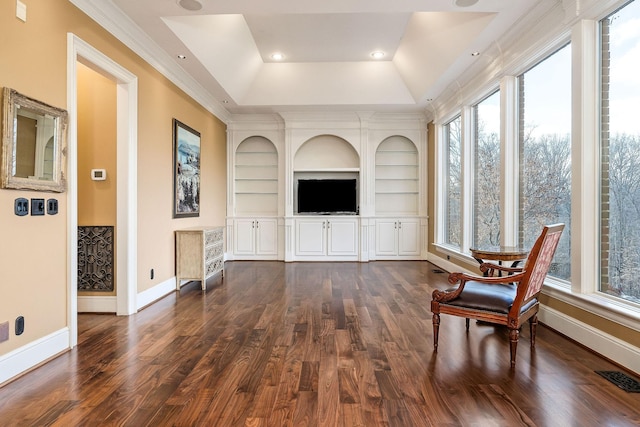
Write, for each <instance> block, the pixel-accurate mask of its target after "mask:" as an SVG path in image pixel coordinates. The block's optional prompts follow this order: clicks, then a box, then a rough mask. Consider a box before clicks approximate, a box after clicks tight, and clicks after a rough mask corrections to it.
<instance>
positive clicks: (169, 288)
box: [136, 276, 176, 311]
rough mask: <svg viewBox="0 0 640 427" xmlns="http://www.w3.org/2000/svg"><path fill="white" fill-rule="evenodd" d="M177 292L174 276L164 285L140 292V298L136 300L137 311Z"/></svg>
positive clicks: (159, 284)
mask: <svg viewBox="0 0 640 427" xmlns="http://www.w3.org/2000/svg"><path fill="white" fill-rule="evenodd" d="M175 290H176V278H175V276H174V277H171V278H170V279H167V280H165V281H164V282H162V283H158V284H157V285H155V286H154V287H152V288H149V289H147V290H144V291H142V292H140V293H139V294H138V298H137V299H136V302H137V310H138V311H139V310H140V309H141V308H144V307H146V306H148V305H149V304H152V303H154V302H156V301H157V300H159V299H160V298H162V297H164V296H166V295H168V294H170V293H171V292H175Z"/></svg>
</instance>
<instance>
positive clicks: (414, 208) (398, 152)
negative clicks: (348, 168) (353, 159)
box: [375, 136, 419, 215]
mask: <svg viewBox="0 0 640 427" xmlns="http://www.w3.org/2000/svg"><path fill="white" fill-rule="evenodd" d="M418 160H419V159H418V149H417V148H416V146H415V144H414V143H413V142H412V141H411V140H409V139H408V138H406V137H404V136H390V137H388V138H386V139H385V140H384V141H382V142H381V143H380V145H378V148H377V150H376V170H375V195H376V200H375V204H376V205H375V206H376V215H417V214H418V199H419V161H418Z"/></svg>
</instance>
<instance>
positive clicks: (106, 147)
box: [77, 63, 118, 296]
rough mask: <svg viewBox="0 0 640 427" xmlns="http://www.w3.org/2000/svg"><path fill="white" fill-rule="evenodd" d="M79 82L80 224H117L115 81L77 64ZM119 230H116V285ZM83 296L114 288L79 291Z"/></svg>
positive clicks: (110, 294) (103, 294) (104, 294)
mask: <svg viewBox="0 0 640 427" xmlns="http://www.w3.org/2000/svg"><path fill="white" fill-rule="evenodd" d="M77 67H78V68H77V74H78V77H77V86H78V100H77V102H78V122H77V123H78V225H79V226H113V227H114V233H115V226H116V201H117V199H116V196H117V193H116V182H117V181H116V178H117V173H116V172H117V171H116V142H117V140H116V130H117V128H116V125H117V123H116V111H117V110H116V108H117V107H116V89H117V86H116V82H114V81H112V80H110V79H108V78H106V77H104V76H103V75H101V74H99V73H98V72H96V71H94V70H92V69H91V68H89V67H87V66H85V65H83V64H81V63H78V64H77ZM91 169H105V171H106V173H107V179H105V180H104V181H94V180H92V179H91ZM117 238H118V236H117V234H114V248H113V260H114V270H113V277H114V285H115V278H116V277H117V265H115V260H116V259H117V258H116V247H117ZM78 295H81V296H90V295H95V296H112V295H116V289H115V286H114V290H113V291H111V292H89V291H78Z"/></svg>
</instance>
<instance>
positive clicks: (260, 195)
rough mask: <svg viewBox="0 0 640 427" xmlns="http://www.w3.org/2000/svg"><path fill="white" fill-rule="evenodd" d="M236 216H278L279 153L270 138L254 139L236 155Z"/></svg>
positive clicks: (247, 141)
mask: <svg viewBox="0 0 640 427" xmlns="http://www.w3.org/2000/svg"><path fill="white" fill-rule="evenodd" d="M234 167H235V175H234V181H235V185H234V195H235V205H236V214H238V215H255V214H258V213H259V214H273V215H275V214H277V212H278V152H277V151H276V148H275V146H274V145H273V143H272V142H271V141H269V140H267V139H266V138H250V139H248V140H246V141H244V142H242V143H241V144H240V145H239V146H238V148H237V149H236V152H235V163H234Z"/></svg>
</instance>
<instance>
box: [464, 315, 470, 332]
mask: <svg viewBox="0 0 640 427" xmlns="http://www.w3.org/2000/svg"><path fill="white" fill-rule="evenodd" d="M464 320H465V322H464V325H465V327H466V328H467V332H469V318H468V317H467V318H466V319H464Z"/></svg>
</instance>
